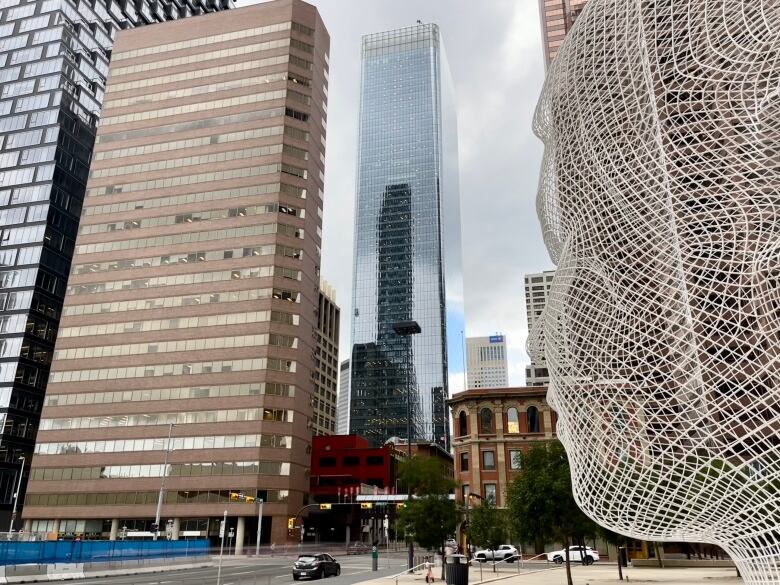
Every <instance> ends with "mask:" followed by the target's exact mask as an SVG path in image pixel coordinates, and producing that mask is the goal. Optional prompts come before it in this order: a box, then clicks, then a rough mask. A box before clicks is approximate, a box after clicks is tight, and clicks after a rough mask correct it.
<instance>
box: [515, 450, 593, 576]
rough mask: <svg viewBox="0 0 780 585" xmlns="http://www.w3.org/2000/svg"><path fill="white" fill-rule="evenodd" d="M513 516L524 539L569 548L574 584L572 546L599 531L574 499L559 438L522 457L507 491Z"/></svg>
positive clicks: (568, 570) (568, 569)
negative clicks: (552, 542)
mask: <svg viewBox="0 0 780 585" xmlns="http://www.w3.org/2000/svg"><path fill="white" fill-rule="evenodd" d="M507 496H508V502H509V510H510V517H511V522H512V525H513V528H514V530H515V532H516V533H517V534H518V536H520V538H521V539H522V540H525V541H531V542H534V543H536V545H537V550H538V547H539V544H540V543H542V544H543V543H546V542H551V541H554V540H558V541H560V542H562V543H563V546H564V550H565V551H566V580H567V582H568V584H569V585H572V578H571V565H570V563H569V546H570V544H571V543H572V542H578V543H580V544H581V543H582V541H583V539H584V538H586V537H588V536H593V535H594V534H595V533H596V530H597V525H596V523H595V522H593V521H592V520H591V519H590V518H588V517H587V516H585V514H583V512H582V511H581V510H580V509H579V507H577V504H576V502H575V501H574V496H573V494H572V488H571V471H570V469H569V460H568V458H567V456H566V451H565V450H564V448H563V445H561V443H560V442H559V441H551V442H549V443H547V444H543V445H536V446H534V447H532V448H531V449H529V451H528V452H527V453H526V454H525V456H524V457H523V471H522V473H520V474H519V475H518V476H517V477H516V478H515V479H514V480H513V481H512V483H511V484H510V486H509V489H508V490H507Z"/></svg>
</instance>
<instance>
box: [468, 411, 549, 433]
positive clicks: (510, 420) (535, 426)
mask: <svg viewBox="0 0 780 585" xmlns="http://www.w3.org/2000/svg"><path fill="white" fill-rule="evenodd" d="M525 418H526V431H525V432H527V433H540V432H541V420H540V415H539V409H538V408H536V407H535V406H529V407H528V408H527V409H526V411H525ZM479 432H480V433H488V434H489V433H495V432H496V429H495V421H494V417H493V411H492V410H491V409H490V408H482V409H480V411H479ZM505 432H506V433H509V434H517V433H519V432H520V414H519V413H518V410H517V409H516V408H515V407H511V408H508V409H507V411H506V427H505ZM468 434H469V426H468V415H467V414H466V411H464V410H462V411H461V412H460V414H458V436H459V437H465V436H466V435H468Z"/></svg>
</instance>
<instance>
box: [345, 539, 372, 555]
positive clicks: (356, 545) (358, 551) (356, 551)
mask: <svg viewBox="0 0 780 585" xmlns="http://www.w3.org/2000/svg"><path fill="white" fill-rule="evenodd" d="M369 552H371V547H370V546H368V545H367V544H364V543H362V542H353V543H352V544H350V545H349V546H348V547H347V554H348V555H363V554H366V553H369Z"/></svg>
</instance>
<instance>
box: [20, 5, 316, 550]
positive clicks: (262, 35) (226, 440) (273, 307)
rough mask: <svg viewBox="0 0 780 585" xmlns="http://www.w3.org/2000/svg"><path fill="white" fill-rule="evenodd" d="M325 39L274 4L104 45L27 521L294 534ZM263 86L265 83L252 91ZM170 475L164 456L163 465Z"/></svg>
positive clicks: (300, 488) (306, 9)
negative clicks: (104, 83)
mask: <svg viewBox="0 0 780 585" xmlns="http://www.w3.org/2000/svg"><path fill="white" fill-rule="evenodd" d="M328 46H329V38H328V33H327V31H326V30H325V27H324V25H323V23H322V21H321V20H320V18H319V15H318V14H317V11H316V9H315V8H314V7H312V6H311V5H308V4H306V3H304V2H301V1H299V0H275V1H272V2H267V3H264V4H257V5H254V6H250V7H247V8H242V9H240V10H235V11H233V10H231V11H226V12H223V13H220V14H211V15H206V16H203V17H202V19H199V20H198V22H197V25H193V24H191V23H190V22H186V21H177V22H171V23H165V24H160V25H157V26H155V27H144V28H139V29H135V30H131V31H123V32H121V33H120V34H119V35H118V37H117V42H116V45H115V47H114V58H113V62H112V66H111V77H110V82H109V86H108V89H107V94H106V102H105V108H104V115H103V118H102V120H101V124H100V128H99V131H98V138H97V145H96V149H95V154H94V157H93V164H92V168H91V174H90V180H89V184H88V190H87V196H86V198H85V205H84V211H83V215H82V225H81V227H80V231H79V236H78V240H77V242H76V252H75V256H74V261H73V270H72V275H71V278H70V282H69V284H68V290H67V295H66V300H65V305H64V310H63V317H62V322H61V328H60V335H59V339H58V342H57V343H58V344H57V350H56V352H55V356H54V361H53V364H52V375H51V379H50V383H49V389H48V392H47V395H46V401H45V405H44V409H43V416H42V422H41V426H40V430H39V433H38V441H37V444H36V447H35V457H34V460H33V465H32V470H31V481H30V486H29V490H28V494H27V498H26V506H25V511H24V518H25V529H26V530H31V531H33V532H47V533H57V534H63V533H87V534H91V535H97V536H101V535H102V536H103V537H108V538H116V535H117V533H118V531H119V529H120V528H124V527H127V528H128V529H130V530H135V531H139V532H149V531H150V530H151V526H152V523H153V521H154V518H155V510H156V504H157V498H158V496H157V494H158V491H159V490H160V486H161V483H162V482H163V481H164V482H165V493H164V499H163V506H162V510H163V516H162V519H163V524H167V523H168V521H170V524H171V532H172V535H173V538H176V537H177V536H178V534H179V533H180V531H188V533H189V534H190V535H194V534H197V535H200V536H204V537H205V536H210V537H214V536H215V534H216V533H217V532H218V526H219V519H220V518H221V517H222V513H223V511H224V510H225V509H227V510H228V513H229V516H230V523H231V526H232V527H234V528H235V529H236V534H237V542H238V545H239V548H240V546H241V545H242V544H243V543H244V540H245V539H244V536H245V535H252V538H254V535H255V534H256V528H257V520H256V518H257V513H258V512H257V509H256V508H255V507H254V506H251V505H249V504H247V503H245V502H231V501H230V499H229V493H230V492H239V493H243V494H245V495H248V496H252V497H256V498H258V500H259V499H262V500H264V501H265V508H264V519H263V535H266V536H264V538H266V539H268V540H269V541H271V540H273V541H276V542H283V541H284V540H285V538H286V537H287V516H288V514H289V513H290V511H291V510H297V509H299V508H300V507H301V505H303V502H304V501H305V499H306V497H307V494H306V491H307V486H308V476H307V473H308V468H309V452H308V450H309V448H310V441H311V430H310V428H309V423H310V417H311V416H312V409H311V400H312V397H313V394H314V384H313V381H312V374H313V372H314V370H315V363H314V356H315V350H316V346H317V307H318V294H319V263H320V248H319V246H320V235H319V234H320V228H321V222H320V217H321V206H322V187H323V173H324V168H323V163H322V161H323V160H324V143H325V141H324V125H325V114H324V110H325V100H326V97H325V96H326V90H327V69H328V66H327V61H328V55H327V53H328ZM258 86H260V87H261V88H262V91H258ZM166 464H167V465H166Z"/></svg>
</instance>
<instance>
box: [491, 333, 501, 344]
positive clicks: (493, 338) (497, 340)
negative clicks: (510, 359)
mask: <svg viewBox="0 0 780 585" xmlns="http://www.w3.org/2000/svg"><path fill="white" fill-rule="evenodd" d="M490 343H504V336H503V335H491V336H490Z"/></svg>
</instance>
